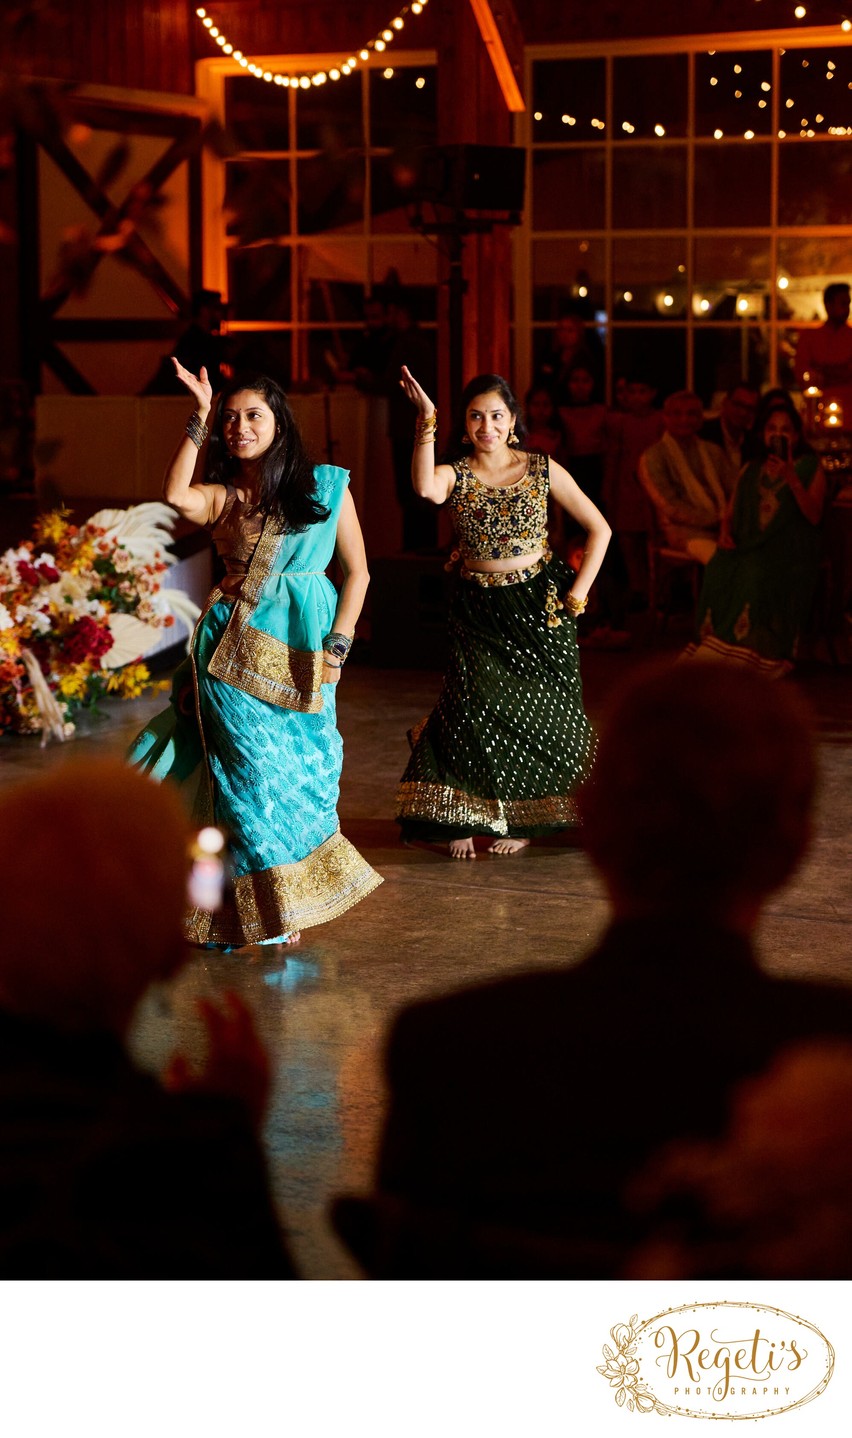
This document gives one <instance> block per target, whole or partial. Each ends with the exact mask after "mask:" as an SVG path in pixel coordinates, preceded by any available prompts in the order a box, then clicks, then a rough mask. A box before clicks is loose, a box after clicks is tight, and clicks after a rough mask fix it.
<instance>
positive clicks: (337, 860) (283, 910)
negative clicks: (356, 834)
mask: <svg viewBox="0 0 852 1438" xmlns="http://www.w3.org/2000/svg"><path fill="white" fill-rule="evenodd" d="M382 882H383V880H382V877H381V875H380V874H377V873H376V871H375V869H372V868H371V867H370V865H369V864H368V863H367V861H366V859H364V858H363V857H362V856H361V855H360V854H359V853H358V850H357V849H356V848H355V847H354V846H353V845H352V844H350V843H349V840H348V839H345V838H344V837H343V835H342V834H341V833H340V830H339V829H338V830H337V832H336V833H334V834H332V835H331V837H330V838H328V839H326V840H325V842H324V843H323V844H320V846H319V848H318V849H314V851H313V852H312V853H310V854H308V855H307V856H306V858H304V859H299V860H298V861H297V862H296V863H294V864H279V865H277V866H276V867H275V868H273V869H264V870H262V872H261V873H259V874H243V875H241V876H240V877H239V878H238V879H237V880H236V881H235V883H234V893H233V898H232V899H231V900H230V901H229V902H228V904H227V905H226V906H225V907H224V908H223V909H221V910H219V911H218V912H217V913H215V914H209V913H207V912H205V911H204V910H200V909H194V910H193V911H192V913H191V914H189V915H188V917H187V920H186V925H185V933H186V937H187V938H188V939H189V941H190V943H193V944H206V943H213V944H232V945H233V946H234V947H235V948H239V947H242V946H243V945H244V944H256V943H259V942H260V941H261V940H262V939H274V938H277V937H278V936H279V935H280V934H287V933H292V932H293V931H294V930H295V929H310V928H313V927H315V926H316V925H317V924H327V923H328V922H329V921H330V920H331V919H337V918H339V917H340V915H341V914H345V913H346V910H347V909H351V908H352V906H353V905H354V904H357V903H359V902H360V900H361V899H364V898H366V896H367V894H370V893H372V891H373V890H374V889H377V888H378V886H379V884H381V883H382Z"/></svg>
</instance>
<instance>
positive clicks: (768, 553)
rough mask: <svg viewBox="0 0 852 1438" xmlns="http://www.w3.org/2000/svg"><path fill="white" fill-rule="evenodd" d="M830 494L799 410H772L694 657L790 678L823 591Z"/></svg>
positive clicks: (704, 590) (716, 559)
mask: <svg viewBox="0 0 852 1438" xmlns="http://www.w3.org/2000/svg"><path fill="white" fill-rule="evenodd" d="M825 493H826V485H825V474H824V472H823V470H822V467H821V465H820V463H819V457H818V455H816V454H814V453H813V451H812V450H811V449H810V447H809V445H807V444H806V443H805V441H804V436H803V433H802V421H801V419H800V418H799V415H798V414H797V413H796V410H795V409H793V408H792V407H790V408H789V409H786V408H776V409H773V410H772V411H770V413H769V416H768V418H767V420H766V423H765V424H764V427H763V433H762V436H761V445H760V450H759V454H758V457H757V458H755V459H753V460H751V462H750V463H749V464H748V465H746V468H745V469H744V470H743V472H742V474H741V475H740V477H739V480H738V481H737V488H736V492H735V494H734V499H733V504H732V507H731V513H730V518H729V519H728V517H727V516H726V519H725V521H724V524H723V527H722V531H721V534H720V537H719V547H718V549H717V550H716V552H715V554H714V555H713V556H712V557H711V558H710V560H709V562H708V564H707V567H706V569H705V571H704V581H703V584H702V587H701V593H700V594H699V596H698V612H697V615H696V624H697V631H698V632H697V635H696V638H695V640H694V641H693V643H692V644H690V645H689V646H688V648H687V650H686V651H685V653H686V657H689V658H692V657H695V656H698V657H708V658H713V659H727V660H732V661H734V662H735V663H737V664H744V663H745V664H749V665H750V666H752V667H753V668H755V669H757V670H760V672H761V673H763V674H764V675H765V676H766V677H767V678H771V679H777V678H781V676H782V675H784V674H787V673H789V671H790V670H791V669H792V667H793V660H794V658H795V656H796V647H797V644H798V639H799V634H800V632H801V630H802V628H803V626H804V625H805V623H806V622H807V619H808V615H809V613H810V608H811V604H812V602H813V596H814V591H815V589H816V583H817V577H818V572H819V563H820V556H821V553H822V535H821V533H820V529H819V522H820V520H821V518H822V512H823V507H824V505H825Z"/></svg>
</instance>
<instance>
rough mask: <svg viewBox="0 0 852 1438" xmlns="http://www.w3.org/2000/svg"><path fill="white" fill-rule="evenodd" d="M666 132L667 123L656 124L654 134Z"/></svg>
mask: <svg viewBox="0 0 852 1438" xmlns="http://www.w3.org/2000/svg"><path fill="white" fill-rule="evenodd" d="M665 133H666V127H665V125H655V126H654V134H655V135H664V134H665Z"/></svg>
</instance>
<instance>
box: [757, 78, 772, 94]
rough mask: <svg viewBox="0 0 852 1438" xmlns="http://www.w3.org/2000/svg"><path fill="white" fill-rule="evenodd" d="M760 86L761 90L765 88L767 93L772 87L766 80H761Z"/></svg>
mask: <svg viewBox="0 0 852 1438" xmlns="http://www.w3.org/2000/svg"><path fill="white" fill-rule="evenodd" d="M760 88H761V90H766V91H767V93H768V92H769V91H770V90H771V89H772V86H771V85H770V83H769V81H768V80H762V81H761V82H760Z"/></svg>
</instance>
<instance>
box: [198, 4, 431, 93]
mask: <svg viewBox="0 0 852 1438" xmlns="http://www.w3.org/2000/svg"><path fill="white" fill-rule="evenodd" d="M428 3H429V0H412V4H410V5H403V6H402V7H401V8H400V10H399V12H398V13H397V14H396V15H395V16H394V18H393V19H392V20H391V21H390V22H389V23H388V24H387V25H385V26H383V28H382V29H381V30H380V31H379V33H378V35H377V36H376V37H375V39H373V40H370V41H368V42H367V44H366V45H364V46H363V47H362V49H360V50H359V51H358V52H357V57H356V56H355V55H350V56H349V57H348V59H346V60H341V61H339V63H338V64H336V65H333V66H331V68H330V69H328V70H314V71H312V72H310V73H307V74H304V75H292V74H289V73H288V74H283V73H282V72H280V71H275V70H264V69H262V68H261V67H260V65H257V64H255V62H254V61H253V60H249V59H247V58H246V56H245V55H244V53H243V51H242V50H240V49H238V48H237V47H236V46H235V45H233V44H232V43H231V41H230V40H229V39H228V37H227V36H226V35H224V34H223V33H222V31H221V30H220V29H219V27H218V26H217V25H216V24H215V22H214V20H213V18H212V16H211V15H208V13H207V11H206V10H205V9H204V8H203V6H199V7H198V9H197V10H196V12H195V13H196V16H197V17H198V19H199V20H200V21H201V23H202V25H203V26H204V29H205V30H206V31H207V34H208V35H209V36H210V38H211V40H214V41H215V42H216V44H217V45H218V46H219V48H220V49H221V51H222V53H223V55H230V56H231V58H232V59H233V60H235V61H236V63H237V64H238V65H239V67H240V69H241V70H245V72H246V74H248V75H252V76H253V77H254V78H255V79H256V80H263V81H265V82H266V84H267V85H270V84H274V85H283V86H285V87H286V86H293V87H294V88H297V89H301V90H309V89H310V88H311V86H312V85H324V84H325V83H326V81H327V80H340V79H342V77H343V76H344V75H351V74H352V72H353V70H356V69H357V68H358V63H359V61H365V60H369V58H370V55H371V54H378V55H381V54H382V52H383V51H384V50H386V49H387V47H388V45H390V44H391V42H392V41H393V40H395V39H396V37H397V35H398V34H399V32H400V30H402V29H403V27H404V25H405V17H406V16H407V15H422V13H423V11H424V10H425V9H426V6H427V4H428ZM390 73H391V74H393V71H391V72H390ZM384 74H385V78H387V79H389V78H390V76H389V75H388V72H387V70H386V71H385V72H384ZM415 83H416V86H417V89H418V90H422V89H423V86H424V85H425V83H426V82H425V80H423V79H420V80H417V81H416V82H415Z"/></svg>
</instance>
